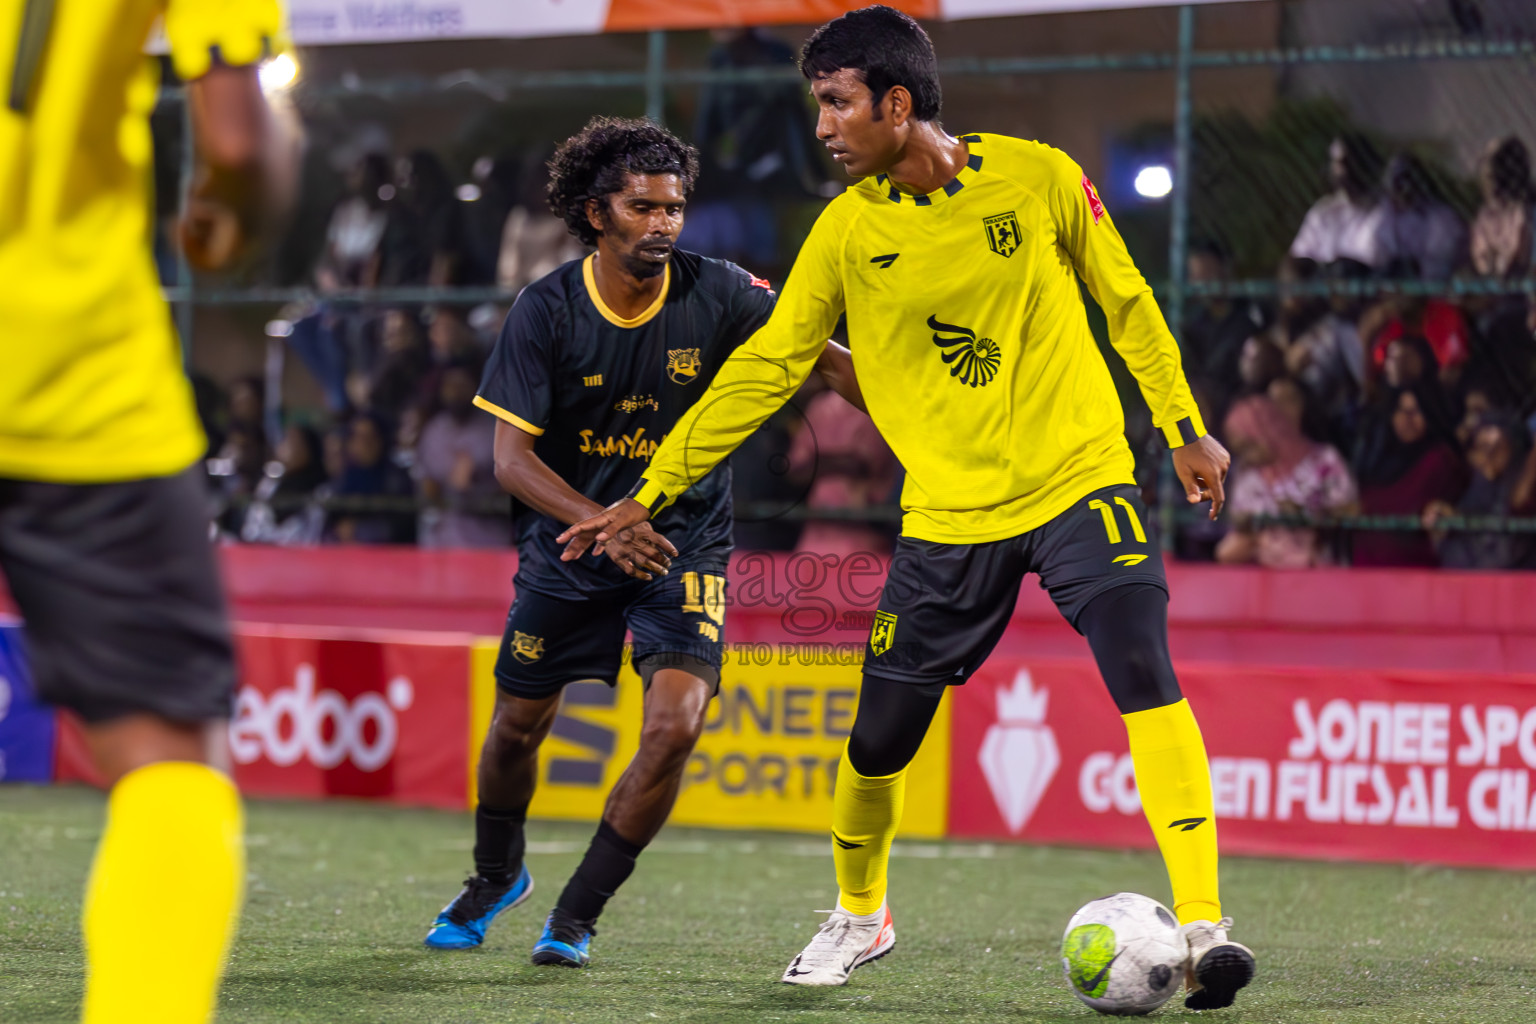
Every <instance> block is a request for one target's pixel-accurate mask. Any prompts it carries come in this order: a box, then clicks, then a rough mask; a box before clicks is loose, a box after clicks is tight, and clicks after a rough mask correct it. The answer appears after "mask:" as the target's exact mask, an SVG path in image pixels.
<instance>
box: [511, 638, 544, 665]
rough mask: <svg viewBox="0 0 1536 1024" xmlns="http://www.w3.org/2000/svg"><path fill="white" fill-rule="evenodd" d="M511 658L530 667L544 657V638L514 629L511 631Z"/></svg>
mask: <svg viewBox="0 0 1536 1024" xmlns="http://www.w3.org/2000/svg"><path fill="white" fill-rule="evenodd" d="M512 657H514V658H516V659H517V660H518V661H520V662H522V663H523V664H524V665H531V664H532V663H534V662H535V661H538V660H539V659H540V658H542V657H544V638H543V637H541V636H534V635H532V634H531V633H524V632H523V631H522V630H518V629H514V630H513V631H512Z"/></svg>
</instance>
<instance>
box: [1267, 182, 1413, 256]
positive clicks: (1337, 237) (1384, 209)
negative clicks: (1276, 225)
mask: <svg viewBox="0 0 1536 1024" xmlns="http://www.w3.org/2000/svg"><path fill="white" fill-rule="evenodd" d="M1390 214H1391V208H1390V207H1389V206H1388V205H1387V203H1386V202H1384V201H1382V200H1380V199H1370V200H1367V201H1366V203H1365V204H1364V205H1358V206H1357V205H1356V204H1354V203H1352V202H1350V201H1349V197H1348V196H1347V195H1345V194H1344V193H1343V192H1333V193H1330V194H1328V195H1326V196H1324V197H1323V198H1321V199H1319V200H1318V201H1317V202H1315V203H1313V204H1312V209H1310V210H1308V211H1307V216H1306V219H1304V220H1303V221H1302V222H1301V230H1300V231H1298V232H1296V240H1295V241H1293V242H1292V243H1291V255H1292V256H1295V257H1297V258H1300V259H1309V260H1316V261H1317V262H1318V263H1332V262H1333V261H1334V260H1341V259H1350V260H1356V261H1358V262H1360V263H1364V264H1366V265H1367V266H1370V267H1377V268H1380V267H1384V266H1386V264H1387V262H1388V261H1389V260H1391V258H1392V250H1391V237H1390V233H1389V224H1388V223H1387V221H1388V218H1389V216H1390Z"/></svg>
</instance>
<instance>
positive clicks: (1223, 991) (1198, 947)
mask: <svg viewBox="0 0 1536 1024" xmlns="http://www.w3.org/2000/svg"><path fill="white" fill-rule="evenodd" d="M1230 927H1232V919H1231V918H1230V917H1224V918H1222V919H1221V920H1220V921H1217V922H1216V923H1215V924H1212V923H1211V922H1210V921H1191V922H1189V924H1186V925H1184V927H1183V932H1184V938H1185V939H1187V940H1189V969H1188V972H1187V973H1186V974H1185V978H1184V987H1185V989H1186V990H1187V991H1188V993H1189V995H1188V996H1187V997H1186V998H1185V1000H1184V1006H1185V1008H1186V1009H1190V1010H1217V1009H1220V1008H1221V1007H1223V1006H1231V1005H1232V1000H1233V999H1236V998H1237V990H1238V989H1240V988H1242V987H1243V986H1244V985H1246V984H1248V983H1249V982H1250V981H1252V980H1253V950H1251V949H1249V948H1248V947H1247V946H1244V945H1243V944H1241V943H1238V942H1233V941H1232V940H1230V939H1228V938H1227V929H1228V928H1230Z"/></svg>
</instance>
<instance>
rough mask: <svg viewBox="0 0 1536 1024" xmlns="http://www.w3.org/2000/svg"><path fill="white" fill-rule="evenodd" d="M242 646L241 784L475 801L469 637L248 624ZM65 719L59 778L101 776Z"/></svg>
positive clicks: (305, 793)
mask: <svg viewBox="0 0 1536 1024" xmlns="http://www.w3.org/2000/svg"><path fill="white" fill-rule="evenodd" d="M236 647H237V653H238V656H239V659H240V680H241V682H240V689H239V693H238V697H237V698H236V701H235V714H234V718H233V719H232V720H231V721H230V724H229V746H230V755H231V758H232V760H233V762H234V770H235V781H236V782H237V783H238V784H239V786H240V790H241V792H243V793H245V794H247V795H249V796H278V797H303V798H306V799H315V798H321V797H360V798H365V799H372V800H387V801H390V802H392V803H400V804H413V805H425V806H430V807H448V808H453V809H455V810H457V809H459V808H462V807H463V806H464V803H465V800H466V798H467V786H468V783H467V778H466V775H465V771H464V764H465V758H466V757H467V750H468V743H469V638H468V637H466V636H463V635H460V634H452V633H444V634H430V633H416V634H408V633H392V634H380V638H379V639H373V638H370V637H368V636H367V634H365V633H362V632H358V633H354V634H352V635H350V636H349V635H346V634H335V635H331V636H326V635H324V634H321V635H315V633H314V632H313V631H310V632H307V633H306V632H298V631H293V630H284V629H282V628H266V627H261V626H249V625H247V626H242V627H240V629H239V630H238V631H237V633H236ZM59 720H60V724H59V737H58V745H57V754H56V758H57V763H56V771H55V777H56V778H57V779H58V780H59V781H72V780H79V781H84V782H90V783H93V784H99V783H100V780H99V779H98V778H97V776H96V773H95V772H94V771H93V770H92V768H91V766H90V761H89V758H88V755H87V752H86V750H85V745H84V743H83V742H82V741H81V737H80V734H79V726H78V725H77V724H76V723H75V721H74V720H73V716H69V715H60V716H59Z"/></svg>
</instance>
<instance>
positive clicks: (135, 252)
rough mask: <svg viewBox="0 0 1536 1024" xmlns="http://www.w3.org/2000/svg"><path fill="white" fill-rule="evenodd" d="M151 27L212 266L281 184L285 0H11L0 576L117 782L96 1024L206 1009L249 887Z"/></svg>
mask: <svg viewBox="0 0 1536 1024" xmlns="http://www.w3.org/2000/svg"><path fill="white" fill-rule="evenodd" d="M162 16H163V17H164V24H165V30H166V35H167V37H168V38H169V40H170V45H171V53H172V59H173V61H174V64H175V67H176V70H177V72H178V73H179V75H180V76H181V77H182V78H183V79H185V80H186V81H187V82H188V83H189V84H188V90H187V102H188V103H189V104H190V105H191V113H192V119H193V124H194V133H195V136H196V144H197V153H198V157H199V168H198V176H197V179H196V185H195V187H194V189H193V193H192V195H191V196H190V197H189V201H188V208H187V215H186V217H185V218H184V220H183V224H182V238H183V243H184V245H185V246H186V250H187V254H188V257H189V259H191V261H192V262H193V263H195V264H196V265H198V266H200V267H207V268H214V267H217V266H220V265H222V264H225V263H227V262H228V261H230V260H231V259H232V258H234V257H236V256H238V255H239V254H240V253H241V252H242V251H243V250H245V249H246V248H247V243H248V242H250V241H251V239H252V238H253V237H254V236H255V235H256V234H257V233H258V232H257V230H256V228H257V227H258V226H259V225H260V224H262V223H263V222H264V221H266V222H269V221H270V214H272V213H274V212H276V210H277V208H279V207H280V206H281V205H282V198H281V193H282V191H283V189H282V186H283V185H284V184H285V183H288V182H291V178H292V172H293V165H294V156H295V153H296V147H294V146H292V145H289V144H285V142H291V141H292V135H291V134H289V133H285V132H280V131H278V130H277V129H276V128H275V122H274V121H273V119H272V118H271V116H270V111H269V109H268V107H267V104H266V101H265V99H264V98H263V96H262V92H261V88H260V85H259V83H258V82H257V78H256V64H257V62H258V61H260V60H261V59H262V57H263V56H264V55H266V54H267V53H269V52H270V51H271V48H272V43H273V41H274V40H275V39H276V38H277V36H278V32H279V30H280V27H281V23H282V20H281V12H280V11H279V8H278V3H277V0H217V2H215V0H0V88H3V90H4V92H3V93H0V104H3V105H0V569H3V570H4V574H5V578H6V581H7V583H8V584H9V586H10V589H11V593H12V594H13V595H14V597H15V599H16V603H17V604H18V606H19V607H20V609H21V612H22V615H23V617H24V619H25V625H26V639H27V646H28V650H29V652H30V656H31V661H32V665H33V668H34V674H35V676H36V682H37V687H38V690H39V692H40V693H41V694H42V696H43V697H45V698H46V699H48V700H51V701H53V702H55V703H58V704H60V705H63V706H65V707H68V708H70V709H72V710H74V711H75V712H76V713H77V714H79V716H80V717H81V719H82V720H83V722H84V725H85V735H86V740H87V743H88V744H89V747H90V750H91V754H92V756H93V758H94V760H95V763H96V765H97V767H98V768H99V769H100V771H101V773H102V775H103V776H105V778H106V779H107V780H108V782H109V783H111V784H112V792H111V797H110V799H109V801H108V805H107V822H106V827H105V830H104V831H103V833H102V838H101V845H100V846H99V847H98V848H97V851H96V861H95V865H94V867H93V869H92V872H91V879H90V883H89V886H88V888H87V892H86V900H85V913H84V929H85V946H86V959H87V971H88V977H87V981H86V993H85V1006H84V1011H83V1018H84V1020H85V1021H87V1022H88V1024H107V1022H135V1024H137V1022H145V1024H149V1022H154V1024H194V1022H201V1021H206V1020H207V1019H208V1018H209V1016H210V1014H211V1012H212V1009H213V1005H214V999H215V995H216V993H217V989H218V982H219V978H220V975H221V974H222V971H223V963H224V957H225V952H226V950H227V949H228V947H229V942H230V939H231V937H232V935H233V933H234V928H235V922H236V920H237V919H238V916H239V906H240V894H241V891H242V886H243V880H244V853H243V840H242V825H241V810H240V798H239V794H238V793H237V792H236V791H235V787H234V784H233V783H232V782H231V781H230V778H229V776H228V774H227V772H226V770H225V769H224V767H223V765H224V762H225V760H226V757H225V755H224V743H225V741H224V736H225V735H226V733H225V731H224V723H225V720H226V719H227V718H228V717H229V714H230V711H231V705H232V698H233V696H234V693H233V690H234V680H235V670H234V658H233V650H232V646H231V643H230V637H229V631H228V627H227V624H226V620H225V615H224V600H223V596H222V593H221V590H220V586H219V580H218V574H217V569H216V566H215V564H214V557H213V551H212V548H211V547H210V545H209V540H208V518H207V514H206V512H205V506H204V498H203V488H202V485H201V482H200V472H199V471H197V470H196V469H195V468H192V467H194V464H195V463H196V462H197V461H198V460H199V459H200V457H201V456H202V453H203V450H204V448H205V447H206V445H207V442H206V440H205V439H204V437H203V432H202V429H201V427H200V426H199V424H198V421H197V417H196V415H195V412H194V409H193V403H192V394H191V388H190V387H189V386H188V383H187V378H186V375H185V373H184V372H183V370H182V358H181V350H180V347H179V346H178V345H177V341H176V335H175V332H174V331H173V330H172V327H171V322H170V316H169V312H168V310H167V309H166V305H165V301H164V299H163V298H162V297H161V293H160V286H159V282H158V280H157V279H156V275H155V266H154V263H153V261H152V259H151V256H150V248H149V240H150V237H151V220H150V204H149V202H148V195H149V172H150V167H151V145H150V133H149V120H148V117H149V112H150V110H151V108H152V107H153V106H154V103H155V94H156V90H157V86H158V74H157V73H156V66H155V62H154V59H153V58H150V57H146V56H145V55H144V53H143V49H144V44H145V40H146V39H147V37H148V36H149V34H150V31H151V28H152V26H153V24H154V22H155V20H156V19H157V18H159V17H162ZM150 933H152V934H150Z"/></svg>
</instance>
